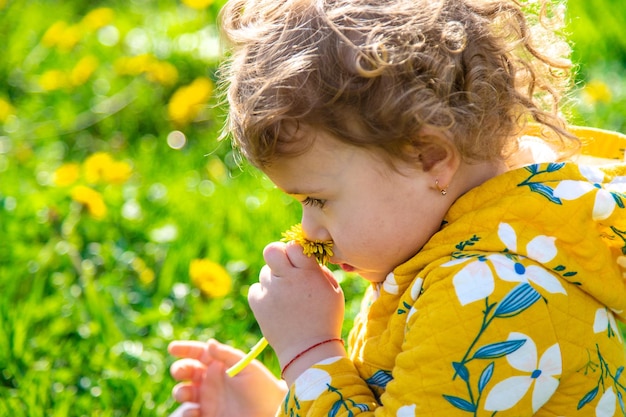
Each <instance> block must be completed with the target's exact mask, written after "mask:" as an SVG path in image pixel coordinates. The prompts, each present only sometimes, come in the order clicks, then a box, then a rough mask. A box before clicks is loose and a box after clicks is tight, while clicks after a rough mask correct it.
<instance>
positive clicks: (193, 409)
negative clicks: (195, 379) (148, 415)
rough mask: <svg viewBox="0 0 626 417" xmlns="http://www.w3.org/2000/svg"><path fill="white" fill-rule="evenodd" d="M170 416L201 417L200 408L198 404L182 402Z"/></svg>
mask: <svg viewBox="0 0 626 417" xmlns="http://www.w3.org/2000/svg"><path fill="white" fill-rule="evenodd" d="M169 417H200V410H199V408H198V405H197V404H192V403H184V404H181V405H180V406H179V407H178V408H177V409H176V410H174V412H173V413H172V414H170V415H169Z"/></svg>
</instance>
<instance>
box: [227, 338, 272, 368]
mask: <svg viewBox="0 0 626 417" xmlns="http://www.w3.org/2000/svg"><path fill="white" fill-rule="evenodd" d="M266 346H267V340H265V338H264V337H261V339H260V340H259V341H258V342H257V344H256V345H254V346H253V347H252V349H250V352H248V354H247V355H246V356H244V357H243V358H241V360H240V361H239V362H237V363H236V364H234V365H233V366H231V367H230V368H228V369H227V370H226V373H227V374H228V376H229V377H231V378H232V377H234V376H235V375H237V374H238V373H239V372H241V371H242V370H243V368H245V367H246V366H248V365H249V364H250V362H252V361H253V360H254V359H256V357H257V356H259V355H260V354H261V352H263V349H265V347H266Z"/></svg>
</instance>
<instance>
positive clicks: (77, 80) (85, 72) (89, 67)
mask: <svg viewBox="0 0 626 417" xmlns="http://www.w3.org/2000/svg"><path fill="white" fill-rule="evenodd" d="M98 64H99V62H98V58H96V57H95V56H93V55H87V56H85V57H83V58H81V59H80V60H79V61H78V62H77V63H76V65H75V66H74V68H73V69H72V72H71V73H70V82H71V84H72V85H74V86H79V85H83V84H85V83H86V82H87V80H89V78H90V77H91V76H92V75H93V73H94V72H95V71H96V69H97V68H98Z"/></svg>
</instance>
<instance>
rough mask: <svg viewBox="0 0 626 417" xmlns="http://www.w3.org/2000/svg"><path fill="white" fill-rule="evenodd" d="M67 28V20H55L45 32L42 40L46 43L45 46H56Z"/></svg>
mask: <svg viewBox="0 0 626 417" xmlns="http://www.w3.org/2000/svg"><path fill="white" fill-rule="evenodd" d="M66 29H67V22H64V21H63V20H59V21H57V22H54V23H53V24H52V26H50V27H49V28H48V30H46V32H45V33H44V34H43V38H41V42H42V43H43V44H44V46H47V47H49V48H52V47H54V46H55V45H56V44H57V42H58V41H59V39H61V38H62V37H63V33H64V32H65V30H66Z"/></svg>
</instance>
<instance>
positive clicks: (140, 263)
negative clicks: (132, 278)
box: [131, 258, 155, 284]
mask: <svg viewBox="0 0 626 417" xmlns="http://www.w3.org/2000/svg"><path fill="white" fill-rule="evenodd" d="M131 266H132V267H133V270H134V271H135V272H137V274H139V280H140V281H141V282H143V283H144V284H150V283H151V282H152V281H154V277H155V275H154V271H153V270H152V269H151V268H149V267H148V265H146V262H145V261H144V260H143V259H141V258H135V259H133V261H132V263H131Z"/></svg>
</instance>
